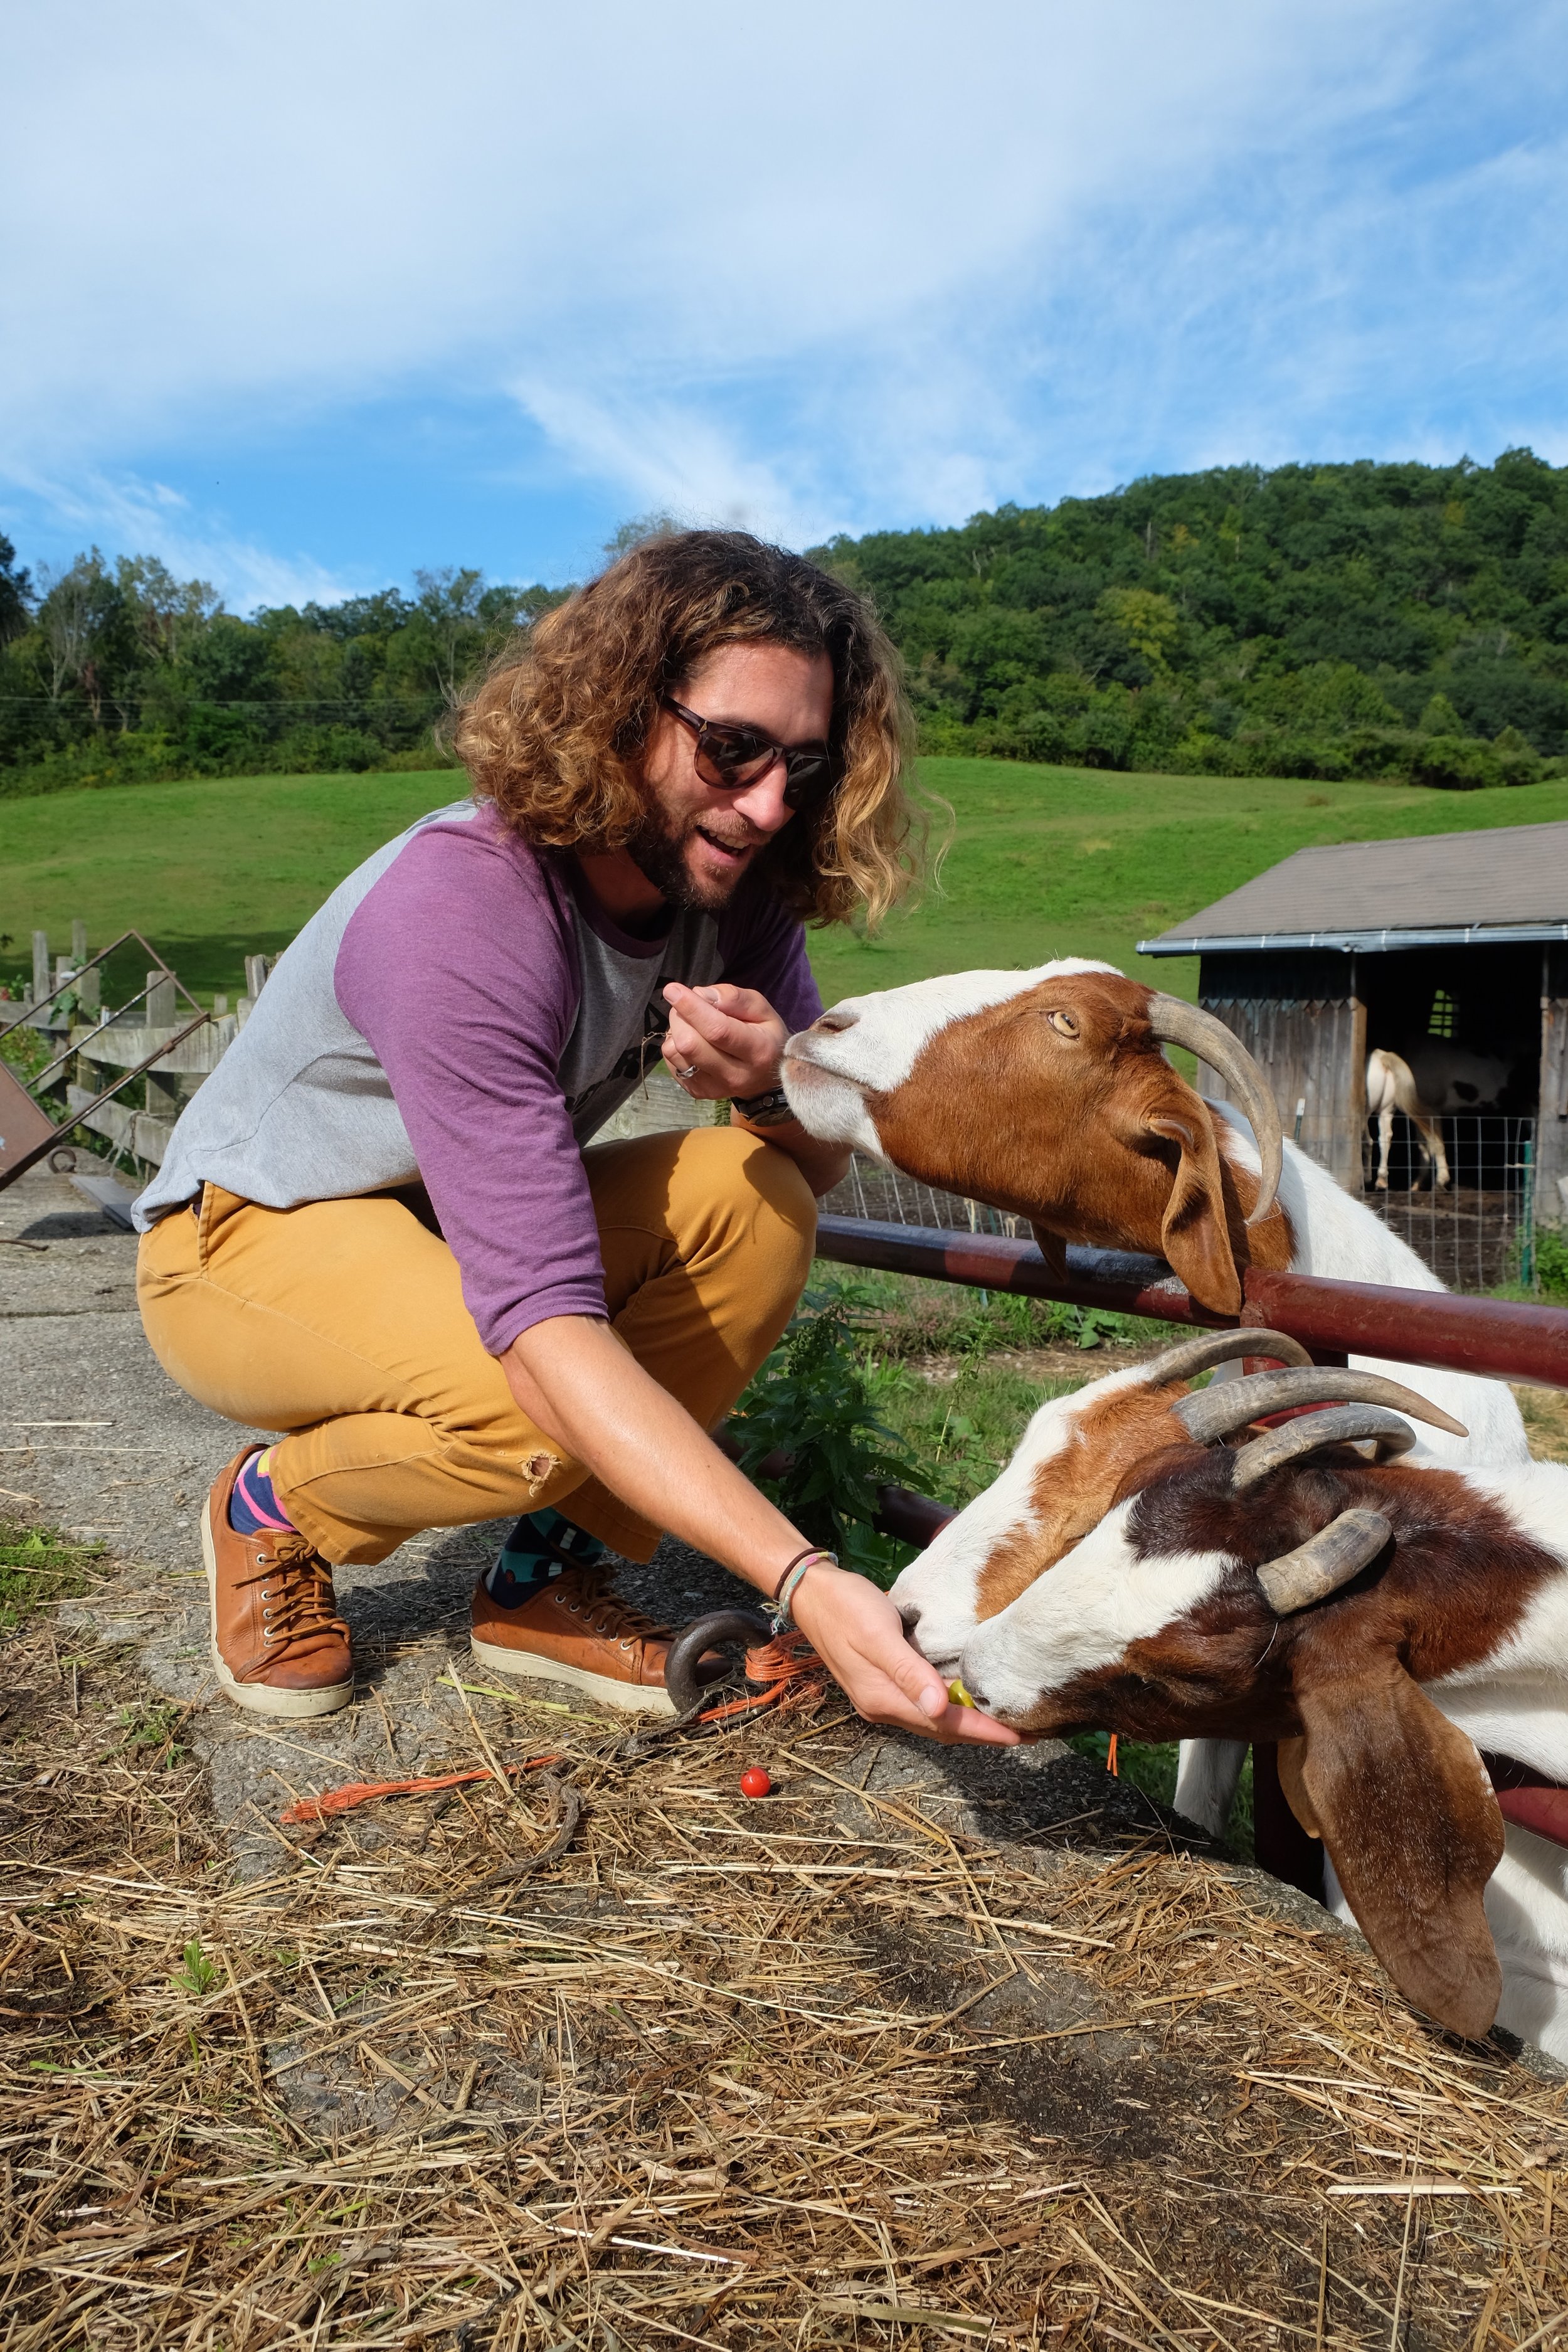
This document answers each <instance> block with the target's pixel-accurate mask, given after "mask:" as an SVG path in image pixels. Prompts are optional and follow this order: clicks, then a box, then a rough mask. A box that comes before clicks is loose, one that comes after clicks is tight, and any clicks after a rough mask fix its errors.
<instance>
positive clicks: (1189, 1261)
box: [1144, 1111, 1241, 1315]
mask: <svg viewBox="0 0 1568 2352" xmlns="http://www.w3.org/2000/svg"><path fill="white" fill-rule="evenodd" d="M1144 1125H1145V1127H1146V1128H1147V1129H1148V1130H1149V1131H1150V1132H1151V1133H1152V1134H1154V1135H1159V1136H1163V1138H1164V1139H1165V1140H1166V1142H1167V1143H1173V1144H1175V1146H1176V1147H1177V1149H1178V1150H1179V1151H1180V1153H1181V1157H1180V1159H1179V1160H1177V1162H1176V1175H1175V1181H1174V1182H1173V1184H1172V1186H1171V1197H1170V1200H1169V1201H1168V1202H1167V1203H1166V1205H1165V1215H1164V1221H1163V1224H1162V1225H1161V1228H1160V1245H1161V1247H1162V1249H1163V1251H1164V1253H1165V1256H1166V1259H1167V1260H1168V1262H1169V1264H1170V1265H1171V1266H1172V1268H1173V1271H1174V1272H1175V1273H1177V1274H1179V1275H1180V1276H1181V1277H1182V1280H1183V1281H1184V1283H1185V1284H1186V1286H1187V1288H1188V1289H1189V1290H1190V1291H1191V1292H1192V1294H1193V1297H1194V1298H1195V1299H1196V1300H1197V1302H1198V1304H1199V1306H1200V1307H1207V1308H1208V1309H1209V1311H1210V1313H1211V1314H1215V1315H1239V1314H1240V1312H1241V1276H1239V1275H1238V1274H1237V1270H1236V1258H1235V1255H1234V1254H1233V1252H1232V1250H1231V1246H1230V1234H1229V1232H1228V1230H1227V1227H1226V1213H1225V1188H1224V1185H1223V1183H1222V1182H1221V1180H1220V1165H1219V1148H1218V1146H1217V1145H1216V1144H1215V1139H1214V1133H1213V1130H1212V1129H1211V1128H1210V1126H1209V1123H1208V1121H1207V1119H1206V1118H1193V1119H1186V1118H1177V1117H1176V1116H1175V1114H1174V1113H1173V1112H1168V1111H1162V1112H1160V1113H1158V1114H1157V1115H1156V1116H1154V1117H1152V1118H1148V1119H1146V1120H1145V1121H1144Z"/></svg>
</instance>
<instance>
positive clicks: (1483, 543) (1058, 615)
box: [816, 449, 1568, 787]
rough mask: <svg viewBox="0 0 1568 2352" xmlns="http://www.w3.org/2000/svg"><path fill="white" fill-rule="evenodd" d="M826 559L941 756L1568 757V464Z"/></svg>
mask: <svg viewBox="0 0 1568 2352" xmlns="http://www.w3.org/2000/svg"><path fill="white" fill-rule="evenodd" d="M816 552H817V554H818V556H819V558H821V559H822V560H824V561H826V562H830V563H831V565H832V566H833V569H834V570H835V571H836V572H839V573H840V574H841V575H842V576H843V577H844V578H846V579H848V580H852V581H855V582H857V583H859V584H861V585H863V586H865V587H866V588H868V590H869V591H870V592H871V593H872V594H873V595H874V597H875V598H876V600H877V604H878V605H879V609H880V611H881V613H882V614H883V617H884V619H885V620H886V622H887V624H888V625H889V629H890V630H891V632H892V634H893V636H894V637H895V638H896V640H897V641H898V644H899V646H900V648H901V649H902V651H903V654H904V656H905V659H906V661H907V662H908V665H909V669H910V681H911V684H912V687H913V689H914V694H915V698H916V702H917V705H918V708H919V711H920V717H921V740H922V742H923V743H924V744H925V745H926V746H927V747H928V748H929V749H931V750H932V751H979V752H988V753H990V754H992V755H993V756H995V755H998V754H999V755H1002V756H1004V757H1011V758H1020V759H1031V760H1046V761H1071V762H1079V763H1082V764H1085V765H1088V766H1096V767H1107V768H1142V769H1156V770H1163V771H1167V772H1170V771H1174V772H1181V773H1187V774H1193V773H1203V774H1220V775H1277V776H1306V777H1320V778H1322V777H1326V778H1343V777H1350V776H1368V777H1371V776H1388V775H1394V776H1400V777H1404V778H1405V779H1406V780H1408V781H1409V782H1418V783H1423V784H1430V785H1452V786H1459V787H1464V786H1466V785H1477V784H1483V783H1514V782H1527V781H1531V780H1534V779H1536V778H1538V777H1539V776H1540V775H1541V774H1542V772H1543V771H1542V761H1543V760H1545V761H1553V762H1554V761H1557V760H1559V759H1560V758H1561V756H1562V755H1563V753H1564V752H1565V751H1568V467H1552V466H1548V465H1546V464H1544V463H1543V462H1542V460H1541V459H1540V458H1538V457H1535V456H1534V455H1533V454H1532V453H1531V451H1530V450H1528V449H1511V450H1508V451H1506V452H1505V453H1504V455H1503V456H1502V457H1500V458H1499V459H1498V461H1497V463H1496V464H1495V465H1494V466H1476V465H1472V464H1470V463H1469V462H1468V460H1466V461H1463V462H1461V463H1460V464H1459V465H1457V466H1448V467H1434V466H1417V465H1391V466H1380V465H1373V464H1370V463H1368V464H1358V465H1342V466H1281V467H1276V468H1275V469H1274V470H1273V471H1272V472H1266V471H1265V470H1264V469H1263V468H1262V467H1251V466H1237V467H1220V468H1216V469H1215V471H1213V472H1210V473H1205V474H1172V475H1165V476H1151V477H1149V478H1147V479H1145V480H1142V481H1138V482H1133V483H1131V484H1130V485H1129V486H1128V487H1127V488H1124V489H1120V490H1117V491H1114V492H1113V493H1111V494H1110V495H1108V496H1106V497H1104V498H1095V499H1063V500H1062V501H1061V502H1060V504H1059V505H1058V506H1055V507H1032V508H1019V507H1002V508H1000V509H998V510H997V511H996V512H995V513H994V514H983V515H976V516H974V517H973V519H972V520H970V521H969V522H967V523H965V524H964V525H963V528H962V530H929V531H882V532H878V533H874V534H873V535H871V536H869V537H868V538H864V539H858V540H849V539H838V540H836V541H833V542H832V544H831V545H830V546H829V547H828V548H826V549H822V550H818V551H816ZM1546 772H1551V771H1546Z"/></svg>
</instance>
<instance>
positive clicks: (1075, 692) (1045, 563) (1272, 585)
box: [0, 449, 1568, 791]
mask: <svg viewBox="0 0 1568 2352" xmlns="http://www.w3.org/2000/svg"><path fill="white" fill-rule="evenodd" d="M663 527H668V524H667V521H666V519H665V518H662V517H652V518H646V519H644V520H642V521H640V522H637V523H632V524H627V525H625V526H624V527H623V529H622V530H621V531H619V532H618V533H617V534H616V540H615V541H612V543H611V546H610V548H609V549H607V550H606V552H607V553H612V554H613V553H616V552H618V551H620V550H621V549H622V548H624V547H626V546H627V545H630V544H633V543H634V542H635V541H636V540H637V539H638V538H641V537H643V536H646V535H647V531H648V530H653V529H658V528H663ZM811 552H812V554H813V555H814V556H815V557H816V559H817V561H819V562H823V563H825V564H826V565H827V566H828V567H829V568H830V569H831V570H833V571H834V572H837V573H838V574H839V575H840V576H841V577H843V578H845V579H846V580H848V581H851V582H853V583H855V584H856V585H858V586H859V587H862V588H864V589H865V590H867V591H868V593H869V594H870V595H871V597H872V598H873V600H874V601H875V603H876V604H877V607H878V609H879V612H880V613H881V614H882V617H883V620H884V621H885V623H886V625H887V626H888V628H889V632H890V634H891V635H892V637H893V639H894V642H895V643H896V644H897V645H898V646H899V647H900V651H901V653H902V655H903V657H904V661H905V664H906V667H907V669H908V673H909V678H910V689H911V693H912V696H913V698H914V703H915V708H916V711H917V714H918V718H919V723H920V735H921V747H922V749H924V750H926V751H931V752H943V751H949V752H960V751H970V752H976V753H981V754H985V755H988V756H991V757H1000V758H1007V759H1023V760H1038V761H1065V762H1068V763H1071V764H1074V765H1083V766H1090V767H1104V768H1123V769H1144V770H1153V771H1163V772H1179V773H1189V774H1191V773H1196V774H1224V775H1285V776H1303V777H1314V778H1325V779H1333V778H1342V777H1347V776H1364V777H1388V778H1393V779H1397V780H1403V781H1405V782H1412V783H1421V784H1429V785H1438V786H1446V787H1449V788H1455V789H1460V790H1463V789H1466V788H1468V787H1473V786H1478V785H1485V784H1515V783H1528V782H1534V781H1536V780H1537V779H1539V778H1541V777H1542V776H1545V775H1550V774H1560V773H1568V467H1552V466H1550V465H1547V464H1546V463H1545V462H1544V461H1543V460H1542V459H1541V458H1539V457H1536V456H1535V455H1534V454H1533V453H1532V452H1531V450H1529V449H1510V450H1506V451H1504V453H1503V455H1502V456H1501V457H1499V458H1498V459H1497V461H1496V463H1495V464H1493V465H1491V466H1479V465H1476V464H1474V463H1472V462H1471V461H1470V460H1468V459H1462V460H1461V461H1460V462H1459V463H1458V465H1454V466H1447V467H1441V466H1422V465H1414V464H1396V465H1376V464H1373V463H1370V462H1363V463H1355V464H1348V465H1325V466H1280V467H1273V468H1271V469H1266V468H1264V467H1253V466H1238V467H1215V468H1213V469H1211V470H1209V471H1208V472H1205V473H1199V474H1173V475H1164V476H1150V477H1147V478H1144V479H1142V480H1140V481H1136V482H1132V483H1131V484H1129V485H1128V486H1127V487H1125V488H1121V489H1118V490H1115V491H1112V492H1109V493H1107V494H1106V495H1105V496H1103V497H1100V498H1090V499H1061V500H1060V501H1059V502H1058V504H1057V505H1055V506H1053V507H1016V506H1004V507H1001V508H998V509H996V511H995V512H994V513H991V514H980V515H975V516H973V517H972V519H971V520H969V521H968V522H966V523H964V524H963V526H962V527H960V528H957V529H952V530H909V531H879V532H873V533H870V534H868V535H867V536H865V537H862V538H859V539H851V538H847V537H840V538H837V539H835V540H833V541H830V542H829V543H828V544H827V545H826V547H822V548H816V549H813V550H812V551H811ZM567 593H569V591H568V590H567V589H564V588H554V589H552V588H546V587H543V586H541V585H535V586H533V587H530V588H521V589H520V588H514V587H504V586H499V585H493V584H487V583H486V582H485V580H484V577H483V575H482V574H481V573H480V572H476V571H455V570H447V571H443V572H420V573H417V574H416V580H415V593H413V594H412V595H411V596H408V595H404V594H403V593H400V592H399V591H398V590H396V589H384V590H381V591H379V592H377V593H375V594H374V595H370V596H355V597H349V598H345V599H344V600H343V601H342V603H341V604H305V605H303V606H300V607H296V606H293V605H284V606H279V607H277V608H273V609H269V610H263V611H259V612H257V613H254V614H249V615H248V616H241V615H239V614H233V613H229V612H227V611H226V609H225V608H224V605H223V604H222V602H221V600H220V599H219V598H218V597H217V595H216V593H214V591H213V590H212V589H211V588H209V587H207V586H206V585H205V583H202V582H199V581H191V582H185V583H181V582H178V581H176V580H174V578H173V576H172V575H171V574H170V573H169V572H168V571H167V570H166V569H165V568H164V566H163V565H162V564H161V563H159V562H156V560H154V559H152V558H149V557H121V559H119V561H118V562H113V563H110V562H106V561H105V559H104V558H103V557H102V556H100V554H99V553H98V552H97V551H96V550H95V551H92V552H90V553H89V554H87V555H83V556H79V557H78V559H77V560H76V562H74V563H72V564H71V565H70V566H68V568H67V569H66V570H64V571H62V572H58V573H56V574H50V573H40V575H39V577H38V578H37V580H36V581H35V580H32V579H30V578H29V576H28V574H27V573H26V572H23V571H21V570H19V569H18V568H17V564H16V553H15V551H14V550H13V549H12V547H11V545H10V543H9V541H5V540H4V539H3V538H0V790H11V791H17V790H21V791H37V790H47V789H48V788H49V786H51V785H53V784H57V783H72V782H94V783H96V782H131V781H135V780H136V779H137V778H138V777H149V778H151V777H155V776H157V777H162V776H174V775H189V774H225V773H227V774H242V773H250V772H255V771H258V770H268V769H271V770H292V771H295V772H318V771H323V770H326V771H333V770H341V769H350V770H353V769H364V768H372V767H375V768H385V767H404V768H417V767H423V766H426V765H429V764H430V763H431V761H432V760H433V759H435V758H436V757H437V756H439V755H438V754H437V750H436V747H435V743H434V740H433V738H432V733H431V730H432V727H433V725H435V724H436V723H437V721H438V720H439V719H440V716H441V714H442V713H443V711H444V710H445V709H447V707H448V706H449V704H450V702H451V699H452V698H453V696H454V694H455V693H456V692H457V691H458V689H459V688H460V687H461V685H462V683H463V682H464V680H465V679H467V678H468V677H471V676H472V675H474V674H475V672H476V671H478V670H479V668H480V667H482V666H483V664H484V663H485V661H486V660H487V659H489V657H490V656H491V655H492V654H493V653H494V652H495V651H496V650H497V648H499V647H500V646H503V645H504V644H505V643H506V642H507V641H508V639H509V637H510V636H511V635H513V633H514V632H516V631H517V630H519V629H526V628H528V627H530V626H531V625H532V623H533V622H534V621H535V620H536V619H537V618H538V617H539V615H540V614H542V613H543V612H546V611H548V610H549V609H550V607H551V606H552V604H557V603H559V602H560V601H561V599H562V598H563V596H564V595H566V594H567Z"/></svg>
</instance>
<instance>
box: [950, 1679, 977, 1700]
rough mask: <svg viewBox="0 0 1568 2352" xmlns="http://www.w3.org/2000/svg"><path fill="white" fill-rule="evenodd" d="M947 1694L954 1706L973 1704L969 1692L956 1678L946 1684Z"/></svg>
mask: <svg viewBox="0 0 1568 2352" xmlns="http://www.w3.org/2000/svg"><path fill="white" fill-rule="evenodd" d="M947 1695H948V1696H949V1698H950V1699H951V1700H952V1703H953V1705H954V1706H973V1705H974V1701H973V1699H972V1698H971V1697H970V1696H969V1693H968V1692H967V1691H966V1690H965V1689H964V1687H963V1684H962V1683H961V1682H958V1681H956V1680H954V1681H952V1682H951V1683H949V1685H948V1686H947Z"/></svg>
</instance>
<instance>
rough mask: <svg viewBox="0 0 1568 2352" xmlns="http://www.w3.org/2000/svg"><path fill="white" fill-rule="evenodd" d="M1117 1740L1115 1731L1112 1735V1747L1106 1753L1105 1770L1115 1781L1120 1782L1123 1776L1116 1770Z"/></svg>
mask: <svg viewBox="0 0 1568 2352" xmlns="http://www.w3.org/2000/svg"><path fill="white" fill-rule="evenodd" d="M1116 1740H1117V1734H1116V1733H1115V1732H1114V1731H1113V1732H1112V1733H1111V1735H1110V1747H1109V1748H1107V1749H1106V1751H1105V1769H1106V1770H1107V1771H1108V1772H1109V1773H1110V1776H1111V1779H1112V1780H1120V1779H1121V1773H1120V1772H1119V1771H1118V1770H1117V1768H1116Z"/></svg>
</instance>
